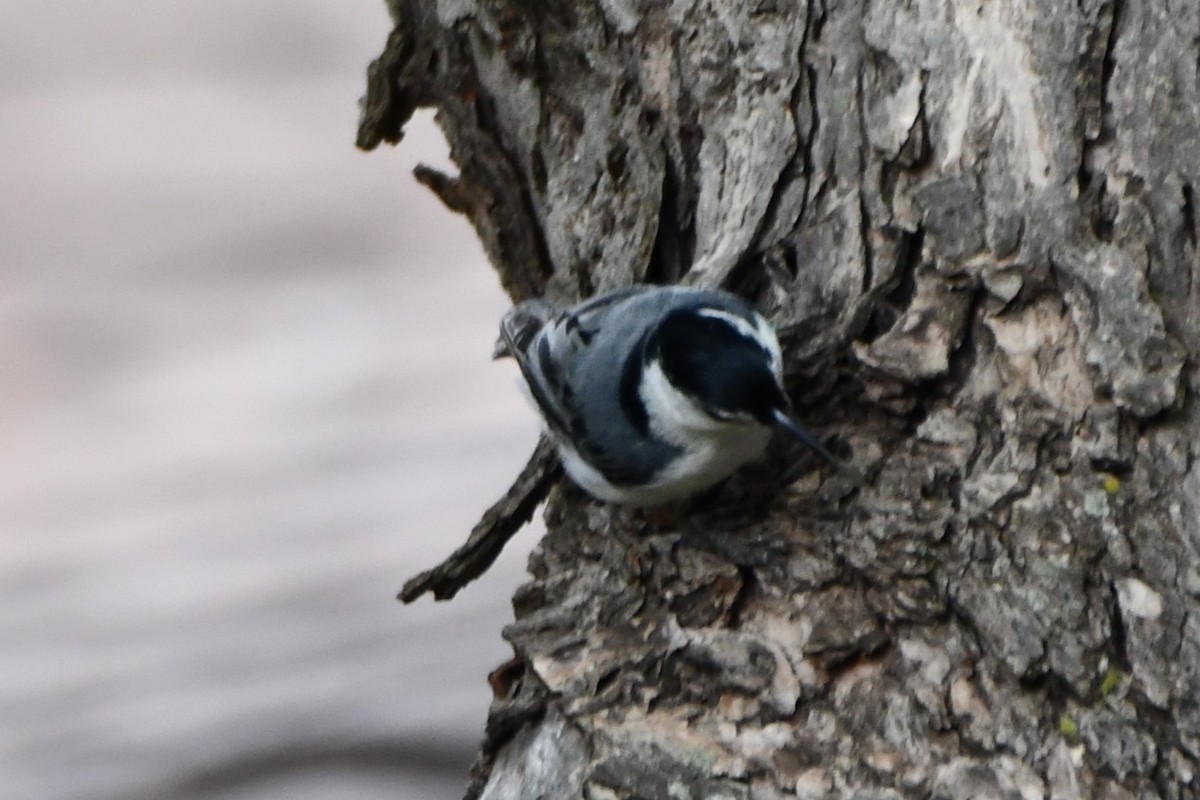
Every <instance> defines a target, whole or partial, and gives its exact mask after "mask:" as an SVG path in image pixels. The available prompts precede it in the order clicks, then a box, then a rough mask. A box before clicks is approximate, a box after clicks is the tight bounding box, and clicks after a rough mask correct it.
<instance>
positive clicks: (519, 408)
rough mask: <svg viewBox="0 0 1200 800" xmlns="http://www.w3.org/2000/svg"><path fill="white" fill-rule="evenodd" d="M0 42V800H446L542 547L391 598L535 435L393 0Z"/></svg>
mask: <svg viewBox="0 0 1200 800" xmlns="http://www.w3.org/2000/svg"><path fill="white" fill-rule="evenodd" d="M0 18H2V24H0V154H2V155H0V188H2V192H3V193H2V194H0V376H2V377H0V381H2V383H0V387H2V391H0V798H20V799H21V800H42V799H43V798H45V799H46V800H51V799H52V798H54V799H57V798H72V799H73V798H80V799H81V800H82V799H83V798H87V799H88V800H93V799H99V800H105V799H106V798H114V799H115V798H301V799H303V798H334V797H336V798H385V797H386V798H390V799H391V800H395V799H396V798H401V799H403V798H414V799H417V798H419V799H420V800H439V799H440V798H457V797H460V796H461V794H462V790H463V789H464V787H465V785H466V782H467V767H468V765H469V761H470V758H471V756H472V754H473V752H474V748H475V746H476V744H477V743H478V741H479V739H480V737H481V735H482V730H483V724H484V720H485V716H486V710H487V705H488V702H489V700H490V692H489V689H488V687H487V683H486V680H485V678H486V674H487V672H488V671H489V670H490V669H491V668H493V667H495V666H496V665H497V664H499V663H501V662H502V661H504V660H505V659H506V658H507V657H508V656H509V655H510V650H509V649H508V648H507V646H506V645H505V644H504V642H503V640H502V638H501V635H500V631H501V628H502V627H503V625H504V624H505V623H506V622H507V621H509V620H510V619H511V610H510V605H509V601H508V598H509V597H510V595H511V593H512V591H513V589H514V588H515V587H516V586H517V585H518V584H519V583H520V582H521V581H522V580H523V573H524V563H525V557H526V555H527V553H528V550H529V548H530V547H531V546H532V543H533V542H534V541H535V540H536V536H537V535H538V530H536V529H530V530H527V531H525V532H523V533H522V534H521V535H520V536H519V537H518V538H517V539H516V540H515V541H514V542H513V543H511V544H510V546H509V548H508V549H507V551H506V552H505V554H504V555H503V556H502V557H501V559H500V561H499V562H498V563H497V565H496V566H495V567H494V568H493V569H492V571H491V572H490V573H489V574H488V575H487V576H485V577H484V578H483V579H482V580H481V581H479V582H478V583H477V584H474V585H472V586H470V587H468V588H467V589H466V590H464V591H463V592H462V593H461V594H460V596H459V597H458V598H456V599H455V600H454V601H453V602H452V603H449V604H434V603H432V602H429V601H428V600H426V601H423V602H420V603H418V604H416V605H414V606H402V605H400V604H399V603H397V602H396V601H395V599H394V596H395V593H396V591H397V590H398V589H399V587H400V585H401V583H402V582H403V580H404V579H405V578H407V577H409V576H411V575H412V574H414V573H415V572H417V571H419V570H421V569H423V568H426V567H429V566H432V565H433V564H434V563H436V562H437V561H438V560H440V559H441V558H442V557H444V556H445V555H446V554H447V553H449V552H450V551H451V550H453V549H454V547H456V546H457V545H458V544H460V543H461V541H462V540H463V539H465V537H466V535H467V533H468V532H469V530H470V528H471V526H472V525H473V524H474V523H475V522H476V520H477V519H478V517H479V515H480V514H481V513H482V512H483V510H484V509H485V508H486V507H487V506H488V505H489V504H490V503H491V502H492V501H494V500H495V499H497V498H498V497H499V496H500V495H501V494H502V493H503V492H504V490H505V489H506V488H507V487H508V485H509V482H510V481H511V479H512V478H513V477H515V475H516V474H517V472H518V471H519V470H520V468H521V466H522V465H523V464H524V462H525V459H526V456H527V455H528V453H529V452H530V451H531V450H532V448H533V445H534V443H535V441H536V438H537V426H536V423H535V420H534V419H533V416H532V414H531V412H529V411H528V409H526V408H525V406H524V403H523V400H522V398H521V395H520V393H519V392H518V391H517V389H516V387H515V382H516V372H515V368H514V366H513V365H512V364H511V363H507V362H500V363H493V362H491V361H490V360H489V356H490V353H491V349H492V345H493V343H494V341H495V334H496V323H497V320H498V319H499V317H500V315H501V314H502V313H503V311H504V310H505V308H506V307H507V305H508V300H507V298H506V297H505V296H504V295H503V293H502V292H501V291H500V288H499V286H498V283H497V281H496V278H495V276H494V274H493V273H492V271H491V269H490V267H489V266H488V265H487V263H486V261H485V259H484V257H483V255H482V253H481V251H480V248H479V244H478V242H477V241H476V239H475V237H474V234H473V232H472V230H471V228H470V226H469V225H468V224H467V222H466V221H465V220H464V219H462V218H461V217H456V216H454V215H452V214H451V213H450V212H448V211H447V210H446V209H445V208H443V207H442V206H441V205H440V204H439V203H438V202H437V201H436V199H435V198H434V197H433V196H432V195H431V194H429V193H428V192H427V191H426V190H424V189H423V188H422V187H420V186H419V185H417V184H416V182H415V181H414V180H413V179H412V177H411V174H410V173H411V169H412V167H413V166H414V165H415V164H416V163H417V162H426V163H430V164H433V165H434V166H438V167H439V168H443V169H447V170H452V169H453V167H452V165H451V164H450V163H449V160H448V156H447V153H446V146H445V143H444V141H443V140H442V139H441V136H440V133H439V132H438V131H437V128H436V125H435V124H434V123H433V121H432V119H431V117H430V116H429V115H428V114H424V115H419V116H418V117H417V118H416V119H414V121H413V123H412V124H411V125H410V126H409V128H408V136H407V137H406V138H405V140H404V141H403V142H402V144H401V145H400V146H399V147H398V148H396V149H390V148H383V149H381V150H379V151H377V152H374V153H371V154H364V153H361V152H359V151H357V150H356V149H355V148H354V134H355V127H356V121H357V114H358V108H357V100H358V98H359V96H360V95H361V94H362V91H363V88H364V85H365V77H364V76H365V69H366V66H367V63H368V62H369V61H370V60H371V58H373V57H374V56H375V55H376V54H377V53H378V52H379V51H380V50H381V48H382V46H383V43H384V40H385V39H386V36H387V33H388V30H389V28H390V24H389V21H388V19H387V15H386V12H385V8H384V3H383V1H382V0H346V1H345V2H339V3H325V2H316V0H246V2H240V3H188V4H182V3H163V2H161V0H157V1H151V0H141V1H140V2H133V1H132V0H129V1H124V2H123V1H121V0H93V2H88V3H80V2H77V1H76V0H71V1H70V2H66V0H39V1H38V2H33V0H17V1H16V2H9V3H7V4H6V6H5V8H4V10H3V12H0Z"/></svg>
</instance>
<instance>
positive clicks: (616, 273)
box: [360, 0, 1200, 800]
mask: <svg viewBox="0 0 1200 800" xmlns="http://www.w3.org/2000/svg"><path fill="white" fill-rule="evenodd" d="M392 11H393V15H394V18H395V20H396V25H397V27H396V29H395V31H394V33H393V34H392V37H391V39H390V40H389V42H388V45H387V49H386V51H385V52H384V54H383V55H382V56H381V58H380V59H379V61H378V62H377V63H376V64H375V65H374V66H373V68H372V74H371V82H370V90H369V94H368V98H367V102H366V106H365V109H364V116H363V124H362V128H361V131H360V144H361V145H362V146H364V147H368V148H369V147H373V146H374V145H376V144H377V143H379V142H380V141H383V140H387V141H397V140H398V139H399V138H400V135H401V131H402V128H403V125H404V123H405V122H406V121H407V119H408V118H409V116H410V115H411V113H412V111H413V109H414V108H416V107H419V106H432V107H434V108H436V109H437V110H438V119H439V121H440V123H441V125H442V127H443V129H444V130H445V132H446V134H447V137H448V139H449V141H450V144H451V148H452V152H453V156H454V158H455V160H456V161H457V163H458V164H459V165H460V167H461V174H460V175H459V176H458V177H449V176H445V175H440V174H437V173H434V172H432V171H429V170H425V171H422V172H421V173H420V177H421V178H422V179H423V180H424V181H425V182H426V183H428V184H429V185H430V186H431V187H432V188H434V189H435V190H436V191H437V192H438V194H439V195H440V196H441V197H442V198H443V199H444V200H445V201H446V202H447V204H448V205H450V206H451V207H452V208H454V209H456V210H459V211H462V212H464V213H466V214H467V215H468V216H469V217H470V218H471V219H472V220H473V222H474V224H475V227H476V229H477V230H478V232H479V235H480V238H481V239H482V241H483V243H484V245H485V247H486V249H487V252H488V254H489V256H490V258H491V260H492V262H493V264H495V266H496V268H497V269H498V270H499V272H500V275H501V276H502V280H503V283H504V285H505V287H506V288H507V290H508V291H509V292H510V294H511V295H512V296H513V298H514V300H517V299H522V298H525V297H528V296H531V295H535V294H543V293H544V294H545V295H546V296H548V297H549V298H551V299H554V300H560V301H562V302H564V303H565V302H569V301H574V300H577V299H579V298H582V297H585V296H588V295H591V294H593V293H595V292H601V291H606V290H609V289H612V288H616V287H619V286H624V285H627V284H630V283H635V282H656V283H667V282H675V281H684V282H689V283H699V284H704V285H713V286H715V285H721V286H725V287H727V288H730V289H732V290H734V291H737V292H739V293H741V294H743V295H745V296H747V297H749V298H750V299H751V300H752V301H754V302H755V303H756V304H757V306H758V307H759V309H760V310H762V311H763V312H764V313H766V314H768V315H769V316H770V317H771V318H772V319H773V320H774V321H775V323H776V324H777V325H778V326H779V328H780V329H781V330H782V331H783V339H784V343H785V350H786V352H787V361H788V364H789V373H788V374H789V388H790V390H791V392H792V395H793V397H794V398H795V399H796V401H797V405H798V407H799V408H800V409H801V414H802V416H803V417H804V418H805V420H806V421H807V423H808V424H809V425H810V426H811V427H813V428H814V429H816V430H818V431H821V432H822V433H823V434H824V435H825V436H826V437H831V436H832V437H833V443H834V444H833V446H834V448H835V449H836V450H838V451H839V452H840V453H841V454H842V455H843V456H845V457H846V458H847V459H848V460H850V461H852V463H853V464H854V466H855V468H857V469H858V470H860V471H861V472H862V474H863V475H865V476H866V477H865V480H864V481H863V482H861V484H856V483H855V482H854V481H852V480H850V479H848V478H847V477H846V475H845V473H839V472H837V471H833V470H828V469H820V468H819V465H816V464H815V463H814V462H813V461H811V460H809V459H808V458H807V457H805V456H803V455H802V454H801V453H800V452H798V451H797V450H794V449H787V448H784V447H783V444H782V443H780V444H779V446H780V447H781V450H780V451H779V452H774V451H773V452H772V455H771V458H770V460H769V461H768V463H766V464H764V465H760V466H758V467H752V468H750V469H748V470H745V471H743V473H741V474H740V475H739V476H737V477H736V478H734V479H733V480H732V481H730V482H729V483H728V484H726V485H725V486H724V487H722V488H721V489H720V490H718V491H717V492H715V494H714V495H713V496H711V497H708V498H705V499H704V500H703V501H702V502H700V503H699V504H698V507H697V508H695V509H693V510H692V511H690V512H689V513H687V514H684V515H683V516H682V517H680V519H679V520H678V522H677V523H676V524H674V525H666V526H664V525H662V523H661V521H660V522H648V521H646V519H645V518H644V517H643V516H641V515H638V514H633V513H630V512H627V511H621V510H617V509H612V508H608V507H605V506H602V505H599V504H597V503H594V502H591V501H588V500H587V499H586V498H584V497H583V496H582V495H580V494H579V493H578V492H577V491H575V490H573V489H571V488H570V487H569V486H566V485H564V484H562V483H559V484H558V486H557V488H556V489H555V490H554V491H553V492H552V493H551V497H550V502H549V506H548V511H547V512H546V513H547V519H548V523H549V529H550V532H549V534H548V535H547V537H546V538H545V540H544V541H543V542H542V543H541V545H540V546H539V547H538V549H537V550H536V552H535V553H534V555H533V557H532V559H531V562H530V570H531V572H532V575H533V579H532V580H531V582H530V583H529V584H527V585H526V586H524V587H523V588H522V589H521V590H520V591H519V592H518V595H517V597H516V599H515V601H514V605H515V609H516V621H515V622H514V623H513V624H512V625H511V626H510V627H509V628H508V629H506V630H505V632H504V635H505V637H506V638H507V639H508V640H509V641H510V642H511V643H512V645H513V648H514V650H515V653H516V658H515V659H514V661H513V663H512V664H510V665H509V666H508V667H507V668H505V669H503V670H501V671H498V672H497V674H496V675H494V676H493V684H494V686H495V688H496V690H497V697H496V700H495V703H494V705H493V708H492V710H491V714H490V716H489V719H488V727H487V737H486V741H485V742H484V744H483V748H482V751H481V754H480V757H479V761H478V763H477V767H476V775H475V778H476V781H475V783H474V785H473V786H472V788H471V790H470V792H469V796H470V797H480V798H487V800H497V799H498V798H533V797H546V798H551V797H553V798H559V797H564V798H565V797H588V798H647V799H649V800H661V799H662V798H696V799H697V800H698V799H699V798H717V797H727V798H755V799H756V800H760V799H761V800H765V799H766V798H777V797H793V796H799V797H804V798H820V797H829V798H836V797H862V798H899V797H931V796H932V797H936V798H964V799H965V798H1055V799H1056V800H1066V799H1067V798H1114V799H1115V798H1135V797H1136V798H1154V797H1158V798H1187V797H1200V776H1197V771H1198V770H1200V467H1197V465H1196V458H1195V450H1196V442H1197V440H1198V438H1200V409H1198V406H1197V403H1196V402H1195V400H1194V388H1195V386H1196V384H1197V378H1198V374H1197V368H1196V365H1195V357H1196V356H1197V355H1198V354H1200V268H1198V266H1197V264H1198V260H1197V247H1196V236H1197V220H1196V198H1195V193H1196V186H1197V184H1198V181H1200V88H1198V87H1200V83H1198V82H1200V75H1198V73H1197V59H1198V56H1200V44H1198V42H1200V4H1197V3H1192V2H1188V3H1181V2H1176V3H1167V2H1164V0H1145V2H1127V1H1126V0H1078V2H1075V3H1056V2H1050V0H1024V1H1023V2H1019V1H1015V2H999V1H997V0H992V1H991V2H988V1H986V0H977V1H976V2H966V0H923V1H922V2H908V3H903V2H875V3H869V2H862V0H858V1H857V2H856V1H855V0H848V1H847V2H826V3H821V2H817V1H816V0H812V1H811V2H809V3H807V4H806V3H795V4H792V3H783V2H771V1H770V0H768V1H767V2H761V3H754V4H751V3H744V4H743V3H727V2H723V0H680V1H679V2H675V3H671V4H664V3H653V2H646V1H645V0H643V1H642V2H638V1H637V0H598V2H595V3H593V2H591V0H563V2H547V1H546V0H541V1H540V2H533V1H531V0H486V1H485V2H476V1H475V0H436V2H435V0H393V2H392ZM1189 389H1192V390H1193V391H1189Z"/></svg>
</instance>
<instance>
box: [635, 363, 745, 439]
mask: <svg viewBox="0 0 1200 800" xmlns="http://www.w3.org/2000/svg"><path fill="white" fill-rule="evenodd" d="M638 394H639V396H640V397H641V398H642V403H643V405H645V406H646V415H647V416H648V417H649V419H650V429H651V430H652V431H653V432H654V435H655V436H657V437H658V438H660V439H662V440H663V441H666V442H670V443H671V444H674V445H679V446H682V447H687V446H688V445H689V444H691V442H692V440H693V439H694V438H695V435H696V433H697V432H702V431H711V430H714V429H717V428H720V427H722V426H723V425H725V424H726V423H723V422H722V421H721V420H718V419H713V418H712V417H711V416H709V415H708V414H707V413H705V411H704V409H702V408H700V406H699V405H697V404H696V402H695V401H694V400H692V399H691V398H690V397H688V396H687V395H686V394H684V393H683V392H681V391H679V390H678V389H676V388H675V387H674V386H672V385H671V381H669V380H667V375H666V373H664V372H663V368H662V364H660V363H659V362H658V361H657V360H651V361H650V362H649V363H648V364H646V368H645V369H644V370H643V372H642V383H641V386H640V387H638Z"/></svg>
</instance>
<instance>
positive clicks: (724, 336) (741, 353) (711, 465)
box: [497, 286, 834, 506]
mask: <svg viewBox="0 0 1200 800" xmlns="http://www.w3.org/2000/svg"><path fill="white" fill-rule="evenodd" d="M510 354H511V355H512V356H513V357H514V358H515V359H516V361H517V364H518V365H519V366H520V369H521V375H522V377H523V378H524V382H525V387H526V388H527V390H528V395H529V397H530V398H531V400H532V401H533V404H534V405H535V407H536V408H537V410H538V411H539V412H540V413H541V415H542V418H543V419H544V421H545V425H546V431H547V433H548V435H549V436H550V438H551V439H552V440H553V441H554V443H555V445H556V446H557V448H558V452H559V456H560V457H561V459H562V464H563V468H564V469H565V470H566V472H567V474H568V475H569V476H570V477H571V479H572V480H573V481H575V483H576V484H578V485H579V486H580V487H582V488H583V489H584V490H585V491H587V492H588V493H589V494H591V495H592V496H594V497H597V498H599V499H601V500H607V501H609V502H613V503H623V504H629V505H638V506H653V505H658V504H660V503H664V502H667V501H670V500H675V499H678V498H681V497H684V496H686V495H690V494H693V493H695V492H698V491H700V490H702V489H705V488H708V487H709V486H712V485H713V484H715V483H717V482H719V481H720V480H722V479H723V478H725V477H727V476H729V475H730V474H732V473H733V472H734V470H736V469H737V468H738V467H741V466H742V465H743V464H745V463H747V462H749V461H751V460H753V459H755V458H757V457H759V456H761V455H762V453H763V451H764V450H765V449H766V446H767V442H768V440H769V439H770V436H771V431H772V429H773V428H782V429H783V430H785V431H787V432H788V433H790V434H791V435H793V436H794V437H796V438H797V439H799V440H800V441H801V442H803V443H804V444H805V445H807V446H808V447H810V448H812V449H813V450H814V451H816V452H817V453H818V454H820V455H821V456H822V457H823V458H825V459H826V460H829V461H834V459H833V457H832V456H831V455H830V454H829V453H828V451H826V450H825V448H824V447H823V446H822V445H821V443H820V442H819V441H818V440H817V439H816V438H815V437H814V436H813V435H812V434H811V433H809V432H808V431H807V430H805V429H804V428H803V427H801V425H800V424H799V423H798V422H796V420H795V419H794V418H793V415H792V404H791V401H790V400H789V399H788V396H787V394H786V393H785V392H784V389H783V363H782V357H781V355H780V350H779V341H778V339H777V338H776V336H775V331H774V330H773V329H772V328H771V325H770V324H769V323H768V322H767V321H766V320H765V319H764V318H763V317H762V316H761V315H759V314H758V313H757V312H755V311H754V309H753V308H751V307H750V306H749V305H748V304H747V303H746V302H745V301H743V300H742V299H741V298H739V297H736V296H734V295H732V294H729V293H728V292H724V291H717V290H712V289H697V288H688V287H657V286H638V287H633V288H630V289H623V290H620V291H616V292H612V293H610V294H606V295H602V296H600V297H597V298H594V299H592V300H588V301H587V302H584V303H582V304H580V305H578V306H575V307H574V308H571V309H568V310H566V311H561V312H560V311H556V310H555V309H554V308H553V307H552V306H550V305H549V304H548V303H546V302H544V301H542V300H528V301H525V302H524V303H521V304H520V305H518V306H516V307H515V308H513V309H512V310H511V311H509V312H508V313H507V314H506V315H505V317H504V319H503V321H502V322H501V324H500V342H499V343H498V345H497V356H503V355H510Z"/></svg>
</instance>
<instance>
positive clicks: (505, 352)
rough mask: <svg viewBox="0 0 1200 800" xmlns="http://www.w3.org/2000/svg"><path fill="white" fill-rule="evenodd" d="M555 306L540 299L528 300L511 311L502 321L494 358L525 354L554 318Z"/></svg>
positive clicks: (493, 353)
mask: <svg viewBox="0 0 1200 800" xmlns="http://www.w3.org/2000/svg"><path fill="white" fill-rule="evenodd" d="M554 313H555V309H554V306H552V305H550V304H549V303H547V302H546V301H545V300H543V299H541V298H540V297H535V298H534V299H532V300H526V301H524V302H522V303H520V304H518V305H517V306H514V307H513V308H511V309H509V311H508V313H507V314H505V315H504V318H503V319H502V320H500V338H499V339H497V340H496V349H495V350H493V351H492V358H504V357H506V356H516V355H517V354H519V353H525V352H526V351H527V350H528V349H529V345H530V343H531V342H533V338H534V337H535V336H537V335H538V332H539V331H541V329H542V328H544V327H546V323H547V322H549V321H550V318H551V317H553V316H554Z"/></svg>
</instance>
